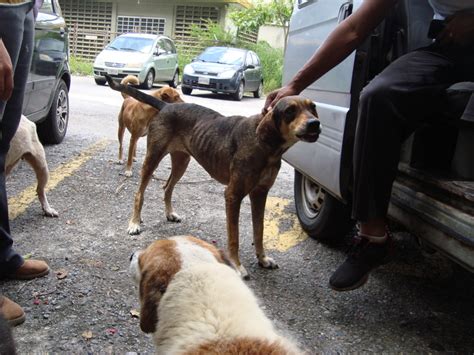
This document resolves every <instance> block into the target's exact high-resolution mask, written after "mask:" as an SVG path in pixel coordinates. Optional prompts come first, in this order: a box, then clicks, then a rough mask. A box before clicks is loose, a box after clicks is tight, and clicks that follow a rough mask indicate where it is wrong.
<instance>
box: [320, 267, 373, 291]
mask: <svg viewBox="0 0 474 355" xmlns="http://www.w3.org/2000/svg"><path fill="white" fill-rule="evenodd" d="M369 274H370V272H368V273H367V274H365V275H364V277H362V278H361V279H360V280H359V281H358V282H357V283H355V284H353V285H352V286H348V287H335V286H333V285H331V284H329V287H331V288H332V289H333V290H334V291H338V292H343V291H352V290H355V289H357V288H359V287H362V286H364V285H365V283H366V282H367V280H368V279H369Z"/></svg>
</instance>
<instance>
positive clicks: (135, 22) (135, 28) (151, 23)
mask: <svg viewBox="0 0 474 355" xmlns="http://www.w3.org/2000/svg"><path fill="white" fill-rule="evenodd" d="M128 32H141V33H151V34H158V35H162V34H164V33H165V19H164V18H158V17H136V16H118V17H117V33H118V34H122V33H128Z"/></svg>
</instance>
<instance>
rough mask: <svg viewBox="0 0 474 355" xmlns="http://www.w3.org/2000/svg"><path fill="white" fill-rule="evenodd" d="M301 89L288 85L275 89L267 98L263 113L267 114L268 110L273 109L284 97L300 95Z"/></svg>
mask: <svg viewBox="0 0 474 355" xmlns="http://www.w3.org/2000/svg"><path fill="white" fill-rule="evenodd" d="M300 92H301V90H299V91H298V90H297V89H296V88H294V87H293V86H290V85H287V86H283V87H282V88H280V89H278V90H274V91H272V92H271V93H269V94H268V96H267V99H266V100H265V106H263V109H262V114H263V115H265V114H266V113H267V112H268V111H270V110H272V109H273V106H275V105H276V103H277V102H278V101H279V100H280V99H281V98H283V97H286V96H292V95H298V94H299V93H300Z"/></svg>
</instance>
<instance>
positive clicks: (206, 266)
mask: <svg viewBox="0 0 474 355" xmlns="http://www.w3.org/2000/svg"><path fill="white" fill-rule="evenodd" d="M130 261H131V262H130V272H131V275H132V277H133V278H134V280H135V282H136V283H137V284H138V287H139V299H140V305H141V307H140V328H141V329H142V331H144V332H145V333H152V337H153V341H154V343H155V347H156V353H157V354H167V355H178V354H179V355H220V354H227V355H238V354H254V355H268V354H274V355H290V354H292V355H295V354H300V353H301V352H300V351H299V350H298V349H297V347H296V346H295V345H294V344H293V343H292V342H291V341H290V340H288V339H287V338H285V337H283V336H282V335H280V334H279V333H278V332H277V331H276V330H275V328H274V326H273V324H272V322H271V321H270V319H268V318H267V317H266V315H265V314H264V312H263V311H262V309H261V308H260V307H259V305H258V301H257V298H256V297H255V295H254V294H253V293H252V291H251V290H250V289H249V287H247V285H246V284H245V283H244V282H243V281H242V279H241V278H240V277H239V274H238V273H237V271H236V269H235V268H233V266H232V264H231V263H230V262H229V261H227V259H226V257H225V255H224V253H222V252H221V251H219V250H218V249H216V248H215V247H214V246H213V245H211V244H209V243H206V242H204V241H202V240H200V239H197V238H194V237H191V236H178V237H173V238H170V239H165V240H158V241H155V242H153V243H152V244H151V245H149V246H148V247H147V248H146V249H145V250H141V251H137V252H135V253H134V254H133V255H132V256H131V258H130Z"/></svg>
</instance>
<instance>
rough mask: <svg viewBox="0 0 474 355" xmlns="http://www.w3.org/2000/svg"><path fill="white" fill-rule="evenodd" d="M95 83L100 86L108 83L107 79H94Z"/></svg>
mask: <svg viewBox="0 0 474 355" xmlns="http://www.w3.org/2000/svg"><path fill="white" fill-rule="evenodd" d="M94 80H95V83H96V84H97V85H100V86H104V85H105V84H106V83H107V80H105V79H94Z"/></svg>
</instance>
